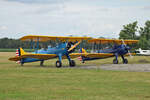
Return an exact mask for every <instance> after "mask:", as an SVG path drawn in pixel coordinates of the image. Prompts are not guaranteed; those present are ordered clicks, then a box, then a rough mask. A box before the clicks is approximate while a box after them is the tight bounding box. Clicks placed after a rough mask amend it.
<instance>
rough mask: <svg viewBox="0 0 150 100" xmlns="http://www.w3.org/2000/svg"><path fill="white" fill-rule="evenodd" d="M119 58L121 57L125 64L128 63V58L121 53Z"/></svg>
mask: <svg viewBox="0 0 150 100" xmlns="http://www.w3.org/2000/svg"><path fill="white" fill-rule="evenodd" d="M121 58H122V61H123V64H127V63H128V59H126V58H124V56H123V55H121Z"/></svg>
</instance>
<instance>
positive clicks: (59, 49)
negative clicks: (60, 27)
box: [21, 43, 68, 63]
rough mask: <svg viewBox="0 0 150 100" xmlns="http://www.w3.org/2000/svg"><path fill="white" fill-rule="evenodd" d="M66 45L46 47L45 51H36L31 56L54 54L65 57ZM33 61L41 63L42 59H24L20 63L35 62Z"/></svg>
mask: <svg viewBox="0 0 150 100" xmlns="http://www.w3.org/2000/svg"><path fill="white" fill-rule="evenodd" d="M66 46H67V43H61V44H59V45H58V46H56V47H53V48H51V47H48V48H47V49H40V50H36V51H35V52H32V53H33V54H56V55H57V56H59V55H61V56H63V55H66V54H67V53H68V51H67V48H66ZM35 61H43V59H36V58H24V59H22V61H21V62H22V63H25V62H35Z"/></svg>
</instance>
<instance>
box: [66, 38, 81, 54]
mask: <svg viewBox="0 0 150 100" xmlns="http://www.w3.org/2000/svg"><path fill="white" fill-rule="evenodd" d="M80 43H81V41H78V42H77V43H76V44H75V45H73V46H72V47H71V48H70V49H69V50H68V52H70V51H72V50H73V49H74V48H76V47H77V46H78V45H79V44H80Z"/></svg>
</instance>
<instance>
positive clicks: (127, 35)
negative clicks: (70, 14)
mask: <svg viewBox="0 0 150 100" xmlns="http://www.w3.org/2000/svg"><path fill="white" fill-rule="evenodd" d="M100 38H101V37H100ZM119 39H132V40H139V42H138V44H135V45H134V46H135V47H136V48H142V49H150V20H148V21H146V22H145V25H144V27H139V26H138V22H137V21H135V22H133V23H129V24H127V25H123V29H122V30H121V31H120V33H119ZM49 44H51V46H56V45H57V44H56V43H55V41H48V42H44V43H40V44H39V47H40V48H41V47H46V46H47V45H49ZM82 46H84V48H86V49H89V48H91V45H89V44H88V43H87V42H86V41H85V42H83V44H82ZM18 47H22V48H26V49H30V48H36V44H35V43H34V44H33V43H32V47H31V42H29V41H26V42H23V41H20V40H19V39H9V38H1V39H0V48H18Z"/></svg>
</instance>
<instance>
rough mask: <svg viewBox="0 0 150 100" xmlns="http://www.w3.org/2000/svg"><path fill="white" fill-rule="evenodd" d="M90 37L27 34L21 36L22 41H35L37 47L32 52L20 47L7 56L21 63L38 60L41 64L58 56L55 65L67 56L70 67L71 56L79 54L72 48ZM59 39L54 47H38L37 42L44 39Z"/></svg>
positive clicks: (59, 64)
mask: <svg viewBox="0 0 150 100" xmlns="http://www.w3.org/2000/svg"><path fill="white" fill-rule="evenodd" d="M88 39H90V37H60V36H59V37H58V36H38V35H28V36H24V37H22V38H21V39H20V40H22V41H32V42H36V43H37V48H36V49H35V51H34V52H32V53H27V52H25V51H24V50H23V49H22V48H18V50H17V56H15V57H11V58H9V60H11V61H17V62H20V63H21V65H23V64H24V63H28V62H36V61H40V65H41V66H43V63H44V60H49V59H53V58H58V59H59V60H58V61H56V67H58V68H59V67H61V66H62V59H63V58H65V59H66V58H67V59H68V61H69V64H70V67H73V66H75V61H74V60H71V58H75V57H78V56H80V55H79V54H78V53H75V54H73V53H72V52H73V51H74V49H75V48H76V47H77V46H78V45H79V44H80V43H81V42H82V41H83V40H88ZM49 40H51V41H61V43H59V44H58V45H57V46H56V47H48V48H47V49H40V50H38V49H39V42H46V41H49Z"/></svg>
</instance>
